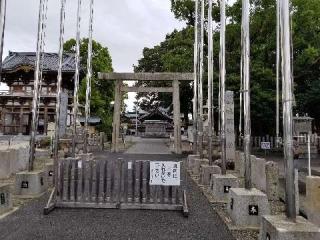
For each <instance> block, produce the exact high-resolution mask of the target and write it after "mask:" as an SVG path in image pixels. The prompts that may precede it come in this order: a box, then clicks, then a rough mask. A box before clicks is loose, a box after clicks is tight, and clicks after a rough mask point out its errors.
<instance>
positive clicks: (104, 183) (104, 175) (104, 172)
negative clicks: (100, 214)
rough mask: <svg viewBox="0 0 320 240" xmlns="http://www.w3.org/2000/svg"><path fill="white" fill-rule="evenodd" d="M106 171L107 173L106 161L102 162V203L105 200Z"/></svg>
mask: <svg viewBox="0 0 320 240" xmlns="http://www.w3.org/2000/svg"><path fill="white" fill-rule="evenodd" d="M107 171H108V161H106V160H105V161H103V202H105V201H106V198H107Z"/></svg>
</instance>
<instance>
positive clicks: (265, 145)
mask: <svg viewBox="0 0 320 240" xmlns="http://www.w3.org/2000/svg"><path fill="white" fill-rule="evenodd" d="M261 149H263V150H270V149H271V143H270V142H261Z"/></svg>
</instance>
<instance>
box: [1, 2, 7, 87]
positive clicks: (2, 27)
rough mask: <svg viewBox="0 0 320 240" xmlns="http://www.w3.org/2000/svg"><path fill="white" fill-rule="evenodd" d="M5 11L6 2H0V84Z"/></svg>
mask: <svg viewBox="0 0 320 240" xmlns="http://www.w3.org/2000/svg"><path fill="white" fill-rule="evenodd" d="M6 9H7V0H1V1H0V37H1V42H0V57H1V59H0V82H1V80H2V55H3V44H4V30H5V26H6Z"/></svg>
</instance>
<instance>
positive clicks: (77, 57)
mask: <svg viewBox="0 0 320 240" xmlns="http://www.w3.org/2000/svg"><path fill="white" fill-rule="evenodd" d="M80 24H81V0H78V11H77V30H76V55H75V64H76V69H75V74H74V93H73V122H72V133H73V134H72V156H73V157H75V156H76V136H77V117H78V107H79V102H78V101H79V72H80Z"/></svg>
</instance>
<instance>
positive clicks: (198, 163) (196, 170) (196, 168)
mask: <svg viewBox="0 0 320 240" xmlns="http://www.w3.org/2000/svg"><path fill="white" fill-rule="evenodd" d="M201 165H209V160H208V159H206V158H203V159H200V158H196V159H195V160H194V165H193V168H192V169H191V171H192V174H193V175H200V166H201Z"/></svg>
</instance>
